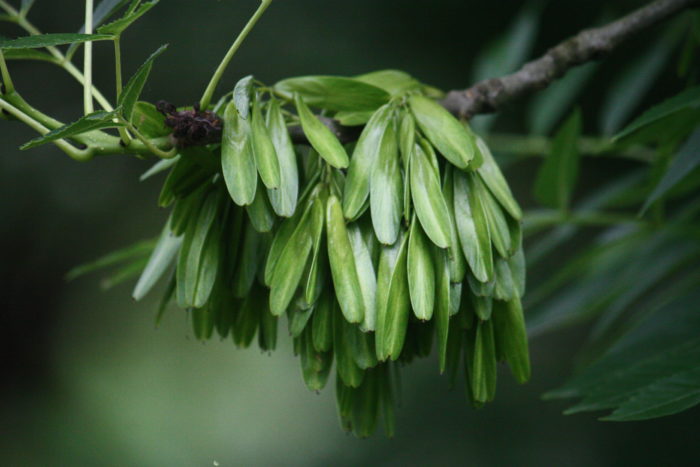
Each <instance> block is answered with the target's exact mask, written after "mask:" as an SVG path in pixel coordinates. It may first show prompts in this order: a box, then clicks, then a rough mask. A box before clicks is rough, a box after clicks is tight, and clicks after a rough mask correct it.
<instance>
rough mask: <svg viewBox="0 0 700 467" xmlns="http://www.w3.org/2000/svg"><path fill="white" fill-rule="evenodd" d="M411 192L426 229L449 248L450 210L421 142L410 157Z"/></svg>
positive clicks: (439, 244)
mask: <svg viewBox="0 0 700 467" xmlns="http://www.w3.org/2000/svg"><path fill="white" fill-rule="evenodd" d="M411 196H412V198H413V205H414V207H415V210H416V214H417V215H418V220H420V223H421V225H422V226H423V230H424V231H425V233H426V234H427V235H428V237H430V240H431V241H432V242H433V243H434V244H436V245H437V246H439V247H440V248H448V247H449V246H450V213H449V212H448V210H447V204H446V203H445V198H444V197H443V196H442V190H441V188H440V182H439V181H438V178H437V176H436V174H435V170H434V169H433V167H432V165H431V163H430V161H429V160H428V157H427V155H426V154H425V152H424V151H423V149H421V147H420V145H418V144H416V146H415V148H414V151H413V154H412V157H411Z"/></svg>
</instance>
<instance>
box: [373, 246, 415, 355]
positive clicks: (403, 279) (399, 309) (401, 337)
mask: <svg viewBox="0 0 700 467" xmlns="http://www.w3.org/2000/svg"><path fill="white" fill-rule="evenodd" d="M396 243H397V246H398V251H397V254H396V259H395V263H394V265H393V267H391V268H390V269H391V270H390V277H391V279H390V281H389V287H388V288H387V292H386V297H382V298H383V300H382V301H381V302H380V301H379V298H380V297H379V296H378V297H377V298H378V301H377V306H378V307H379V309H378V310H377V332H376V334H377V336H379V334H380V333H381V337H377V345H378V347H377V358H378V359H379V360H386V359H387V358H390V359H391V360H396V359H397V358H399V356H400V355H401V350H402V349H403V345H404V342H405V340H406V330H407V328H408V318H409V315H410V313H411V310H410V306H411V303H410V297H409V294H410V292H409V285H408V271H407V266H406V263H407V257H408V235H404V236H403V238H402V239H401V241H400V242H396ZM388 266H391V265H387V267H386V268H385V269H389V267H388ZM381 269H382V267H381V266H380V272H383V273H384V274H385V275H386V273H387V272H389V271H381ZM385 281H386V279H382V280H381V282H378V284H377V285H378V288H379V287H380V286H383V285H384V283H385ZM380 290H381V289H380ZM380 317H381V318H380ZM380 345H381V347H379V346H380Z"/></svg>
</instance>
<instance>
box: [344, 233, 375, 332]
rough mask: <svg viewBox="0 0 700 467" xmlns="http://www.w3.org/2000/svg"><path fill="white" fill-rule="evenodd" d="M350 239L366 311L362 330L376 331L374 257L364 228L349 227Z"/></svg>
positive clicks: (361, 325) (361, 326)
mask: <svg viewBox="0 0 700 467" xmlns="http://www.w3.org/2000/svg"><path fill="white" fill-rule="evenodd" d="M363 227H364V229H365V230H369V227H366V226H363ZM370 235H371V234H370ZM348 237H349V238H350V245H351V247H352V253H353V256H354V258H355V268H356V269H357V278H358V281H359V283H360V290H361V291H362V302H363V304H364V310H365V313H364V316H363V318H362V323H361V324H360V329H361V330H362V331H364V332H368V331H374V330H375V328H376V320H377V305H376V294H377V276H376V274H375V271H374V264H373V263H372V256H371V254H370V251H369V248H368V246H367V243H365V239H364V238H363V232H362V228H361V227H360V226H359V225H358V224H351V225H349V226H348Z"/></svg>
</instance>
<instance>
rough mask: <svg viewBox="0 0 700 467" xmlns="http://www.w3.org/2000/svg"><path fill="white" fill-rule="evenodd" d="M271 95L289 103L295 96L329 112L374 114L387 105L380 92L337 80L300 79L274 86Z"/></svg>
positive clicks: (341, 78) (359, 84)
mask: <svg viewBox="0 0 700 467" xmlns="http://www.w3.org/2000/svg"><path fill="white" fill-rule="evenodd" d="M275 91H277V92H278V93H280V94H281V95H283V96H285V97H286V98H287V99H290V100H291V99H292V97H293V96H294V95H295V94H298V95H299V96H300V97H301V98H302V99H303V100H304V101H305V102H306V103H307V104H308V105H310V106H313V107H319V108H322V109H326V110H332V111H364V110H375V109H377V108H379V107H380V106H382V105H384V104H386V103H387V102H388V101H389V94H388V93H387V92H386V91H384V90H383V89H381V88H378V87H375V86H372V85H371V84H367V83H364V82H362V81H360V80H357V79H352V78H344V77H340V76H301V77H298V78H289V79H285V80H283V81H280V82H278V83H277V84H275Z"/></svg>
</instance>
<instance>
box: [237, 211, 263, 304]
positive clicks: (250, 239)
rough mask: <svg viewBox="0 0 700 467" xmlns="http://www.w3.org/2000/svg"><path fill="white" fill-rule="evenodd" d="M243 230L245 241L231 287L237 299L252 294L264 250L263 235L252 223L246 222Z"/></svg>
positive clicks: (242, 243)
mask: <svg viewBox="0 0 700 467" xmlns="http://www.w3.org/2000/svg"><path fill="white" fill-rule="evenodd" d="M242 230H243V239H242V241H241V245H240V249H239V251H238V256H237V257H236V265H235V267H236V271H235V273H234V275H233V281H232V287H231V291H232V292H233V296H234V297H236V298H245V297H247V296H248V295H249V294H250V291H251V289H252V287H253V284H254V283H255V276H256V274H257V272H258V268H259V267H260V263H261V255H262V251H261V250H262V249H263V242H262V235H260V233H259V232H258V231H257V230H256V229H255V227H254V226H253V224H252V222H251V223H248V222H246V223H245V227H244V228H243V229H242Z"/></svg>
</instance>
